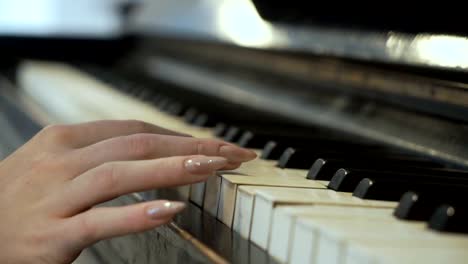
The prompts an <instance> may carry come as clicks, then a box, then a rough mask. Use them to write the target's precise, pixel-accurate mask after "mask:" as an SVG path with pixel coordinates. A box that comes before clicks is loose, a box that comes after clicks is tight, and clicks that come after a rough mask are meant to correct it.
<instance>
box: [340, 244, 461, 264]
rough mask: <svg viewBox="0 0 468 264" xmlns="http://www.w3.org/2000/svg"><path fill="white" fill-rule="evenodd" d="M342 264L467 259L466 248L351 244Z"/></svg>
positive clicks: (452, 262)
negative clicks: (390, 246)
mask: <svg viewBox="0 0 468 264" xmlns="http://www.w3.org/2000/svg"><path fill="white" fill-rule="evenodd" d="M349 250H350V253H349V254H348V255H347V257H346V259H345V260H344V262H343V263H344V264H393V263H398V264H414V263H424V264H439V263H450V264H464V263H467V260H468V251H467V250H466V248H403V247H394V248H389V247H387V248H379V247H367V248H366V247H362V246H360V245H352V246H350V247H349Z"/></svg>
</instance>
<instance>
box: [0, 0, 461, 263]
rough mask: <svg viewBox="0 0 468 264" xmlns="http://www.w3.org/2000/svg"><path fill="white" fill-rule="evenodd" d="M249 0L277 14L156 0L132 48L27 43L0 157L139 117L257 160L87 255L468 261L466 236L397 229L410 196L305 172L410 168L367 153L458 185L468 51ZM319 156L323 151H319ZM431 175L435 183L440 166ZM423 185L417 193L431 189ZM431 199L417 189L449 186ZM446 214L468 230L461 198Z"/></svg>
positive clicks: (450, 41) (241, 5) (423, 36)
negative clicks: (322, 162) (152, 225)
mask: <svg viewBox="0 0 468 264" xmlns="http://www.w3.org/2000/svg"><path fill="white" fill-rule="evenodd" d="M259 3H260V5H258V4H259ZM254 4H257V7H258V6H263V5H265V4H264V3H263V4H261V1H254V2H250V1H228V0H226V1H199V2H197V3H196V4H193V3H192V4H190V3H189V2H188V1H180V3H177V4H175V3H171V1H159V2H155V3H154V4H153V5H149V6H146V7H144V8H141V9H139V11H138V12H136V13H135V15H134V16H131V17H129V24H128V25H129V29H128V32H130V33H128V34H126V35H125V36H123V37H122V38H116V39H112V40H103V41H96V42H92V43H87V42H86V41H83V40H76V39H75V40H74V39H60V40H59V39H55V40H51V39H47V38H43V39H30V40H27V39H22V40H23V41H33V42H34V43H42V44H41V45H40V46H41V47H42V48H40V49H37V50H32V51H31V50H29V52H28V53H27V55H24V53H21V52H24V48H23V47H19V48H18V47H16V50H15V51H16V52H18V54H19V55H22V56H21V58H20V59H18V58H17V57H15V58H13V59H14V60H13V59H12V60H11V62H15V63H14V65H13V63H9V62H7V63H4V64H3V65H2V73H3V77H2V78H1V79H0V81H1V82H0V91H1V92H2V93H1V100H2V104H1V106H0V113H1V114H2V115H0V125H1V126H2V129H4V128H5V130H3V131H7V130H6V129H7V128H8V129H9V131H10V132H9V133H6V132H5V134H7V135H9V137H5V138H7V140H6V142H9V143H10V145H8V144H6V143H4V142H2V143H3V144H0V146H1V147H2V148H3V149H4V150H6V151H5V154H6V153H7V152H9V151H11V150H12V149H14V148H15V147H17V146H18V145H19V144H21V142H24V140H27V138H28V137H30V136H31V134H32V133H34V131H37V129H39V128H40V127H41V126H44V125H47V124H50V123H57V122H59V123H75V122H83V121H89V120H96V119H140V120H144V121H148V122H152V123H156V124H158V125H161V126H165V127H168V128H172V129H175V130H179V131H182V132H185V133H190V134H192V135H194V136H197V137H221V138H224V139H225V140H229V141H232V142H235V143H238V144H246V145H245V146H247V147H250V148H253V149H256V150H257V151H258V153H259V158H258V159H257V160H255V161H252V162H251V163H249V164H245V165H244V166H243V167H241V168H240V169H239V170H237V171H234V172H220V173H219V174H218V175H217V176H216V177H213V178H211V179H209V180H208V181H207V182H206V183H202V184H197V185H193V186H182V187H180V188H175V189H170V190H148V191H145V192H141V193H135V194H131V195H127V196H125V197H120V198H118V199H115V200H113V201H110V202H108V203H106V204H105V205H122V204H128V203H135V202H140V201H143V200H147V199H157V198H162V197H164V198H169V197H171V198H175V199H180V200H185V201H187V202H188V204H189V206H188V208H187V210H185V211H184V212H183V213H182V214H180V215H179V216H178V217H177V218H176V219H175V221H174V222H173V223H171V224H169V225H167V226H164V227H161V228H157V229H155V230H151V231H148V232H144V233H139V234H134V235H128V236H124V237H119V238H115V239H111V240H106V241H102V242H100V243H98V244H96V245H94V246H93V247H91V248H90V252H92V254H94V255H95V256H97V257H98V259H99V260H101V261H102V262H104V263H157V262H163V263H284V262H287V263H439V262H440V261H442V260H444V261H448V262H450V263H463V262H465V261H466V260H467V259H468V253H467V251H466V250H465V249H466V248H468V236H467V234H466V232H467V228H466V223H465V227H464V228H463V227H461V226H460V225H461V223H460V222H456V223H455V224H454V227H453V228H454V229H455V231H452V232H446V231H436V229H437V228H435V227H432V228H430V227H428V226H430V225H431V223H430V219H428V218H427V217H426V218H424V219H411V220H406V219H401V216H400V218H398V217H397V216H396V214H395V212H396V211H397V208H399V209H400V210H403V209H404V208H402V204H403V201H406V200H408V199H409V200H411V198H412V197H413V196H410V197H409V198H408V197H405V196H404V195H403V196H401V195H400V196H401V201H400V200H395V199H381V198H375V197H374V198H370V199H369V198H366V196H365V195H362V193H361V195H362V197H364V198H362V199H361V198H359V192H357V191H354V196H353V190H354V188H353V189H351V190H346V191H342V190H341V189H338V190H339V191H336V190H334V189H332V188H331V187H330V186H331V185H330V180H332V179H330V178H323V179H322V178H320V179H319V178H316V179H314V177H315V176H313V175H312V172H311V171H312V169H313V168H311V166H312V165H316V164H318V163H317V161H318V159H317V158H322V156H320V155H322V152H321V151H323V153H326V154H323V155H325V156H324V157H328V156H327V155H330V156H331V157H332V158H333V159H334V158H336V159H338V160H341V162H343V169H347V168H349V166H351V167H352V168H355V167H353V166H356V167H357V168H361V169H368V170H371V171H374V173H376V174H379V175H380V174H382V175H385V173H384V171H386V170H390V171H392V170H396V171H397V172H401V171H399V170H397V169H396V167H397V166H396V165H395V164H393V163H391V162H389V161H394V162H396V161H395V160H396V159H394V158H384V157H379V156H378V155H379V153H380V154H382V153H381V152H376V153H377V154H375V155H377V156H376V157H375V158H374V157H369V156H368V155H367V156H366V155H365V152H364V151H362V149H361V147H362V148H364V147H367V145H368V144H370V145H372V146H375V145H378V146H380V147H384V148H388V149H391V150H392V151H398V153H403V155H404V156H405V158H407V159H410V160H417V161H415V162H420V161H421V160H424V163H426V162H427V163H428V164H429V163H430V164H431V165H430V166H436V167H437V166H440V167H441V168H438V169H441V170H447V175H449V176H452V175H453V174H450V173H454V171H456V172H457V173H460V174H462V173H464V172H465V171H466V170H467V168H468V137H467V135H468V132H467V126H466V124H467V122H468V84H467V82H468V79H467V78H466V76H467V75H466V74H467V71H468V57H467V56H468V39H467V38H466V37H464V36H463V35H450V36H448V35H443V34H439V33H433V34H429V33H414V32H412V33H404V32H384V33H382V32H375V31H372V30H353V29H346V28H330V27H326V26H322V25H320V26H315V25H313V24H312V25H310V24H306V25H296V24H294V23H293V24H288V23H280V22H276V21H274V22H271V21H268V20H265V19H264V18H262V17H261V16H260V14H259V12H260V11H262V10H260V11H259V10H257V9H255V7H256V6H255V5H254ZM137 10H138V9H137ZM260 13H261V12H260ZM462 33H463V32H462ZM5 40H6V42H5V43H12V41H15V38H14V37H13V38H10V37H9V38H5V39H4V41H5ZM21 43H28V42H21ZM77 43H79V44H78V45H77ZM44 44H45V45H44ZM68 44H70V45H68ZM64 45H65V46H64ZM7 46H8V47H10V48H11V45H7ZM25 46H27V45H25ZM51 47H53V48H51ZM121 47H124V49H123V51H122V49H120V48H121ZM54 48H58V49H59V51H58V52H57V51H56V50H54ZM108 48H109V49H108ZM110 48H111V49H110ZM60 51H61V52H60ZM68 52H70V54H68ZM74 54H75V55H76V54H79V55H78V56H73V55H74ZM81 54H87V56H85V57H80V55H81ZM89 55H91V56H89ZM38 59H40V60H38ZM249 133H250V134H249ZM250 137H251V138H250ZM269 137H271V138H269ZM265 138H266V140H267V141H266V142H268V140H270V139H271V140H272V141H274V142H275V143H276V144H277V145H278V146H281V145H285V147H293V149H294V150H293V151H290V153H289V154H285V152H286V151H285V149H286V148H283V149H282V152H283V154H282V155H281V156H278V154H275V155H276V156H275V157H273V156H269V157H268V158H267V157H266V156H267V155H266V154H265V153H266V152H267V151H271V149H272V148H269V147H267V146H266V145H267V144H266V142H265ZM12 139H13V140H12ZM288 139H289V140H288ZM262 140H263V141H262ZM320 140H323V141H326V142H332V143H333V144H331V143H330V144H331V145H327V144H328V143H323V144H324V145H323V146H322V143H320V142H319V141H320ZM257 141H258V142H257ZM12 142H13V143H12ZM255 142H257V143H255ZM259 142H260V143H259ZM293 142H294V143H293ZM298 142H299V143H298ZM317 142H319V143H317ZM349 143H352V144H356V145H352V144H351V145H348V144H349ZM288 144H291V145H288ZM361 145H366V146H361ZM271 146H272V145H271V144H270V147H271ZM278 146H276V147H277V148H276V151H277V150H278ZM324 146H325V147H324ZM283 147H284V146H283ZM301 147H302V148H301ZM331 147H333V148H336V149H335V150H334V151H335V152H333V155H332V154H329V152H330V151H333V149H332V150H331V149H327V148H331ZM314 148H316V149H319V150H320V151H318V152H319V154H317V156H313V155H312V156H311V154H310V153H309V152H310V151H311V150H313V149H314ZM353 148H355V152H353V150H354V149H353ZM273 150H274V148H273ZM297 150H305V152H306V153H307V155H303V154H301V153H304V152H299V151H297ZM294 151H297V153H296V154H294V153H293V152H294ZM336 152H339V153H338V154H337V153H336ZM269 153H270V152H269ZM0 154H2V151H1V149H0ZM270 154H271V153H270ZM280 154H281V153H280ZM293 154H294V155H293ZM271 155H273V154H271ZM288 155H289V156H288ZM314 155H315V154H314ZM298 157H299V158H298ZM312 157H314V158H312ZM337 157H338V158H337ZM346 159H349V160H350V162H347V161H346ZM379 159H381V160H379ZM293 160H294V164H296V165H297V166H296V165H291V164H293ZM343 160H345V161H343ZM351 161H352V162H351ZM366 162H367V163H369V164H366ZM385 162H389V163H388V164H384V163H385ZM372 163H375V164H372ZM403 163H404V165H403V167H405V168H406V167H412V164H410V163H409V162H408V163H406V161H403ZM349 164H351V165H349ZM355 164H360V166H362V167H359V166H358V165H355ZM363 164H364V165H363ZM378 164H380V165H378ZM382 164H383V165H382ZM434 164H437V165H434ZM366 165H367V166H366ZM381 165H382V166H381ZM338 166H339V167H337V168H341V167H340V166H341V165H340V163H338ZM429 170H431V172H429ZM348 171H349V170H348ZM350 171H351V172H354V171H353V169H351V170H350ZM358 171H359V170H358ZM403 171H405V172H406V170H403ZM421 171H424V172H425V173H426V172H427V173H428V174H430V175H432V174H431V173H432V167H431V168H426V167H424V168H421ZM336 174H337V173H334V174H332V175H331V176H334V177H333V178H334V179H335V180H336V179H337V178H338V176H336ZM416 174H417V173H416ZM423 174H424V173H423ZM311 175H312V176H311ZM366 175H368V174H366ZM404 175H406V174H404ZM424 175H425V174H424ZM434 175H438V176H437V177H439V176H440V177H442V178H443V177H444V175H443V174H434ZM467 175H468V174H467ZM335 176H336V178H335ZM345 176H346V175H345ZM371 176H372V175H371ZM406 176H408V175H406ZM449 176H447V182H448V183H450V181H449V179H448V178H450V177H449ZM317 177H318V176H317ZM372 177H374V176H372ZM372 177H371V178H370V180H371V183H372V180H373V181H374V182H375V183H376V186H377V185H378V184H377V183H378V182H379V180H381V179H380V178H379V177H382V179H383V182H385V180H388V178H385V177H383V176H378V175H375V177H376V178H372ZM408 177H409V178H410V179H412V178H411V177H413V176H411V175H409V176H408ZM415 177H416V178H415V179H418V180H417V181H416V183H414V182H411V184H413V185H411V186H412V188H413V187H414V186H416V187H415V188H416V190H418V188H419V187H420V186H426V185H424V184H427V183H428V182H426V179H422V180H420V178H418V176H415ZM434 177H435V176H434ZM364 178H367V177H364ZM429 178H430V177H429ZM431 179H433V178H431ZM437 179H439V181H440V178H437ZM427 181H429V182H430V183H434V181H435V180H434V181H433V180H427ZM464 181H465V179H464V178H463V177H462V178H460V179H458V180H457V181H455V182H456V183H460V184H459V189H456V190H454V191H459V190H464V189H463V188H464V185H463V182H464ZM436 182H437V181H436ZM367 183H369V182H367ZM364 184H365V182H364V183H363V182H360V183H359V185H364ZM388 184H393V182H391V181H390V182H389V183H388ZM440 184H441V186H445V185H444V184H445V181H444V180H442V181H440ZM337 186H338V185H337ZM361 187H362V186H361ZM368 187H369V186H368ZM336 188H341V187H336ZM343 188H345V187H343ZM421 188H423V187H421ZM444 188H445V189H444ZM366 190H367V189H366ZM410 190H412V189H408V190H407V191H410ZM422 190H425V191H426V193H425V192H421V193H418V192H417V191H416V192H415V194H424V195H428V196H429V197H438V196H439V195H443V194H446V193H447V192H448V191H450V190H448V191H447V188H446V187H441V191H440V193H438V192H435V190H436V189H434V188H433V189H431V188H429V189H422ZM428 190H431V191H433V192H428ZM405 193H406V192H405ZM378 195H379V193H377V196H378ZM424 195H423V196H422V197H423V198H425V196H424ZM400 196H399V197H400ZM406 196H408V194H406ZM453 197H462V195H460V196H456V195H453ZM405 199H406V200H405ZM431 199H432V198H429V200H430V201H432V200H431ZM436 200H437V199H436ZM448 200H450V201H452V200H453V199H452V198H451V199H447V201H448ZM399 201H400V202H399ZM441 201H445V200H444V199H441ZM406 202H407V201H406ZM437 208H438V209H440V210H441V208H442V209H443V208H445V209H446V215H445V217H446V218H444V219H450V215H455V216H456V217H459V218H457V219H458V220H459V219H462V220H463V219H467V218H463V217H466V209H467V207H466V204H464V203H463V201H454V203H453V204H449V207H437ZM433 211H434V212H435V210H433ZM459 212H461V213H460V214H462V216H459V215H458V213H459ZM439 213H440V212H439ZM463 214H464V215H463ZM441 217H442V216H441ZM450 228H452V226H450Z"/></svg>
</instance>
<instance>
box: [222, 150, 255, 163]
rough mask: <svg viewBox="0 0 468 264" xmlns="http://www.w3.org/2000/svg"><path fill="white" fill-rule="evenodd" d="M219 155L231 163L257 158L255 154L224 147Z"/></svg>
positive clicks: (249, 151)
mask: <svg viewBox="0 0 468 264" xmlns="http://www.w3.org/2000/svg"><path fill="white" fill-rule="evenodd" d="M219 155H220V156H223V157H225V158H227V159H228V160H229V161H230V162H241V161H248V160H252V159H254V158H256V157H257V154H255V152H253V151H251V150H248V149H244V148H239V147H236V146H222V147H221V148H220V149H219Z"/></svg>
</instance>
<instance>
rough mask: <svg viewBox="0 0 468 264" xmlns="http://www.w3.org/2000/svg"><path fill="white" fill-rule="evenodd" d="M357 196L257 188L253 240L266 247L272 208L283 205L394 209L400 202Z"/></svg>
mask: <svg viewBox="0 0 468 264" xmlns="http://www.w3.org/2000/svg"><path fill="white" fill-rule="evenodd" d="M355 198H356V197H352V196H351V194H350V193H341V192H335V191H332V190H325V189H303V188H275V189H273V190H261V191H260V190H257V191H256V194H255V202H254V210H253V217H252V226H251V231H250V239H251V240H252V241H253V242H254V243H255V244H257V245H258V246H259V247H261V248H263V249H267V247H268V241H269V234H270V230H271V216H272V215H273V209H274V208H275V207H276V206H278V205H282V204H283V205H284V204H303V205H304V204H330V205H350V206H361V207H376V208H382V207H384V208H385V207H387V208H394V207H395V206H396V205H397V203H396V202H387V201H369V200H363V199H355Z"/></svg>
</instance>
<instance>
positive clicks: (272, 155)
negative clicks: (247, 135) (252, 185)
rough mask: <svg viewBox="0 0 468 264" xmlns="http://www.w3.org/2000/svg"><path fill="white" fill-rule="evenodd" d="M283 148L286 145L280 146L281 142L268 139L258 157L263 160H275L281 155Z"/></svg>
mask: <svg viewBox="0 0 468 264" xmlns="http://www.w3.org/2000/svg"><path fill="white" fill-rule="evenodd" d="M285 148H286V146H284V145H283V146H281V144H279V143H278V142H276V141H268V142H267V143H266V144H265V146H264V147H263V149H262V154H261V155H260V158H261V159H265V160H277V159H279V158H280V157H281V154H283V152H284V150H285Z"/></svg>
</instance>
